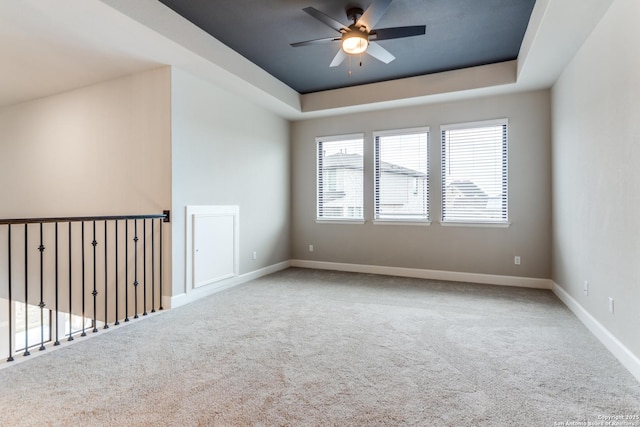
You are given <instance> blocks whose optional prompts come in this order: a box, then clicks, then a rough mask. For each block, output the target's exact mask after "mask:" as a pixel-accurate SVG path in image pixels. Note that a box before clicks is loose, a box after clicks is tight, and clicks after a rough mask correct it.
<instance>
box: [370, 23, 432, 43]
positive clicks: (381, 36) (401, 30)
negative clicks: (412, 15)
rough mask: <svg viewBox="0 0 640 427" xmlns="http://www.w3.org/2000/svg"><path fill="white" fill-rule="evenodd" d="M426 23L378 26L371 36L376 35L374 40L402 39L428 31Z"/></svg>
mask: <svg viewBox="0 0 640 427" xmlns="http://www.w3.org/2000/svg"><path fill="white" fill-rule="evenodd" d="M426 29H427V26H426V25H414V26H411V27H393V28H378V29H377V30H374V31H371V34H370V35H371V36H374V38H373V40H389V39H400V38H403V37H413V36H421V35H423V34H425V33H426Z"/></svg>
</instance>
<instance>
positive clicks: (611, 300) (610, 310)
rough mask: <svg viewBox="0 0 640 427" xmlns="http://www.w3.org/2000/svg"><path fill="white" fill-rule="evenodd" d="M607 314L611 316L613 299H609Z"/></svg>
mask: <svg viewBox="0 0 640 427" xmlns="http://www.w3.org/2000/svg"><path fill="white" fill-rule="evenodd" d="M609 313H611V314H613V298H612V297H609Z"/></svg>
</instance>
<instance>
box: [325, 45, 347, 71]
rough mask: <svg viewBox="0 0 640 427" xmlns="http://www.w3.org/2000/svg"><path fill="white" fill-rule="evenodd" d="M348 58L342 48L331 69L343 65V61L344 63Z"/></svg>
mask: <svg viewBox="0 0 640 427" xmlns="http://www.w3.org/2000/svg"><path fill="white" fill-rule="evenodd" d="M346 57H347V54H346V53H344V50H342V48H340V50H339V51H338V53H337V54H336V56H335V57H334V58H333V61H331V64H330V65H329V67H337V66H338V65H340V64H342V61H344V58H346Z"/></svg>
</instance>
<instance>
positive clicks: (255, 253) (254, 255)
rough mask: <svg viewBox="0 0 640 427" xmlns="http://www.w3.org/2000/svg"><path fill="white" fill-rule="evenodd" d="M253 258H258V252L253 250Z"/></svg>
mask: <svg viewBox="0 0 640 427" xmlns="http://www.w3.org/2000/svg"><path fill="white" fill-rule="evenodd" d="M253 259H254V260H256V259H258V253H257V252H253Z"/></svg>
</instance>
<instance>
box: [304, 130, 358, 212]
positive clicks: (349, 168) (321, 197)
mask: <svg viewBox="0 0 640 427" xmlns="http://www.w3.org/2000/svg"><path fill="white" fill-rule="evenodd" d="M316 144H317V161H318V163H317V218H318V219H335V220H349V219H351V220H362V219H364V209H363V192H364V187H363V180H364V179H363V170H364V168H363V166H364V158H363V145H364V135H362V134H358V135H345V136H336V137H326V138H317V139H316Z"/></svg>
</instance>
